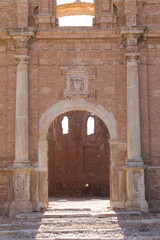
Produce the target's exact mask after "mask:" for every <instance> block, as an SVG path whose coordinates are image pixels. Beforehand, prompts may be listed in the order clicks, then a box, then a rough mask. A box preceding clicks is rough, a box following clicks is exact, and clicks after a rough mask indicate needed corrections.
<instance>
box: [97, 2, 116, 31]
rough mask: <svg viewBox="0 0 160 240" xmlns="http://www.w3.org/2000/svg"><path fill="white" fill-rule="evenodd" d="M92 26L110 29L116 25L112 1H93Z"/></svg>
mask: <svg viewBox="0 0 160 240" xmlns="http://www.w3.org/2000/svg"><path fill="white" fill-rule="evenodd" d="M94 5H95V18H94V21H93V24H94V26H96V27H98V28H112V27H114V26H115V25H116V23H117V16H116V15H115V14H114V11H113V4H112V0H110V1H108V0H103V1H101V0H95V1H94Z"/></svg>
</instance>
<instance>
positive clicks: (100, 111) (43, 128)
mask: <svg viewBox="0 0 160 240" xmlns="http://www.w3.org/2000/svg"><path fill="white" fill-rule="evenodd" d="M70 111H88V112H90V113H93V114H95V115H96V116H97V117H99V118H100V119H101V120H102V121H103V122H104V124H105V126H106V127H107V128H108V131H109V134H110V140H109V144H110V204H111V208H124V206H125V194H124V192H125V191H124V189H125V186H124V185H123V186H122V181H123V176H124V174H123V169H121V168H118V164H117V163H118V139H117V137H118V135H117V123H116V119H115V117H114V116H113V114H112V113H111V112H109V111H107V110H106V109H105V108H103V107H102V106H101V105H100V104H97V103H94V104H93V103H91V102H88V101H86V100H85V99H81V98H79V99H71V100H67V101H66V100H64V101H59V102H57V103H56V104H53V105H52V106H51V107H50V108H49V109H48V110H47V111H46V112H45V113H43V114H42V116H41V119H40V122H39V144H38V157H39V162H38V167H37V169H36V171H37V178H38V184H37V193H36V200H35V201H36V206H37V208H46V207H47V205H48V141H47V135H48V130H49V127H50V126H51V123H52V122H53V121H54V120H55V119H56V118H57V117H58V116H60V115H62V114H64V113H67V112H70Z"/></svg>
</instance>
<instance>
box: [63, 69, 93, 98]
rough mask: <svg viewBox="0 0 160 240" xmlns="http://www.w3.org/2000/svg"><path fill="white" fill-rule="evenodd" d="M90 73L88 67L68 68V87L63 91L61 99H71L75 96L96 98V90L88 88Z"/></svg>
mask: <svg viewBox="0 0 160 240" xmlns="http://www.w3.org/2000/svg"><path fill="white" fill-rule="evenodd" d="M88 75H89V74H88V71H87V69H84V70H80V69H75V70H69V69H68V71H67V88H66V89H65V90H64V91H62V92H61V99H70V98H74V97H80V98H95V96H96V92H95V91H94V90H89V89H88Z"/></svg>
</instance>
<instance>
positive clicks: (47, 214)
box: [16, 211, 142, 219]
mask: <svg viewBox="0 0 160 240" xmlns="http://www.w3.org/2000/svg"><path fill="white" fill-rule="evenodd" d="M120 215H128V216H131V215H132V216H140V215H142V213H141V212H138V211H137V212H136V211H134V212H114V211H109V212H103V213H99V212H91V213H85V212H69V213H68V212H59V213H54V212H49V211H48V212H45V213H28V214H27V213H22V214H17V215H16V218H17V219H28V218H75V217H79V218H81V217H86V218H93V217H97V218H107V217H114V216H120Z"/></svg>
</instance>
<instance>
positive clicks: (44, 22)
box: [35, 13, 58, 28]
mask: <svg viewBox="0 0 160 240" xmlns="http://www.w3.org/2000/svg"><path fill="white" fill-rule="evenodd" d="M35 21H36V24H37V25H38V26H39V27H40V28H46V27H47V26H48V27H49V28H51V27H52V26H57V25H58V19H57V18H56V17H55V16H53V14H51V13H41V14H39V15H37V16H35Z"/></svg>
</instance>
